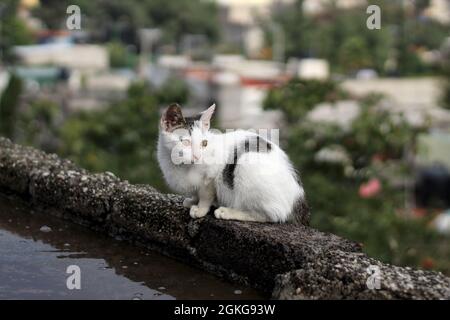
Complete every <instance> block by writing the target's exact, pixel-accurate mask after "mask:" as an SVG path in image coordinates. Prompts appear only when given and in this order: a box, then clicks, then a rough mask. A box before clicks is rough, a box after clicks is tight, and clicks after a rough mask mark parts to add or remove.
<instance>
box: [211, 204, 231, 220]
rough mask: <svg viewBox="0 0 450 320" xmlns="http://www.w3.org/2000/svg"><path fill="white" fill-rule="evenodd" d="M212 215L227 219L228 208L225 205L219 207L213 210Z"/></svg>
mask: <svg viewBox="0 0 450 320" xmlns="http://www.w3.org/2000/svg"><path fill="white" fill-rule="evenodd" d="M214 216H215V217H216V218H217V219H224V220H227V219H229V217H228V208H227V207H219V208H217V209H216V210H214Z"/></svg>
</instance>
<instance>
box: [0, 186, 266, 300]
mask: <svg viewBox="0 0 450 320" xmlns="http://www.w3.org/2000/svg"><path fill="white" fill-rule="evenodd" d="M70 265H76V266H79V267H80V271H81V282H80V283H81V289H80V290H76V289H74V290H69V289H68V288H67V285H66V281H67V279H68V277H70V276H71V275H72V273H70V274H69V273H66V271H67V267H68V266H70ZM261 298H263V296H262V295H261V294H260V293H258V292H257V291H255V290H253V289H250V288H246V287H240V286H238V285H233V284H230V283H228V282H225V281H222V280H221V279H219V278H217V277H214V276H212V275H210V274H208V273H206V272H204V271H202V270H199V269H196V268H192V267H190V266H187V265H185V264H182V263H180V262H178V261H175V260H173V259H170V258H167V257H165V256H162V255H160V254H158V253H155V252H152V251H147V250H145V249H142V248H139V247H135V246H132V245H130V244H128V243H125V242H121V241H118V240H114V239H112V238H110V237H107V236H104V235H102V234H99V233H96V232H94V231H92V230H89V229H86V228H83V227H81V226H78V225H76V224H74V223H71V222H67V221H64V220H62V219H58V218H56V217H52V216H49V215H45V214H42V213H37V212H34V210H32V209H31V208H29V207H28V206H27V205H26V204H25V203H22V202H21V201H18V200H17V199H15V198H10V197H7V196H4V195H1V194H0V299H137V300H138V299H143V300H144V299H261Z"/></svg>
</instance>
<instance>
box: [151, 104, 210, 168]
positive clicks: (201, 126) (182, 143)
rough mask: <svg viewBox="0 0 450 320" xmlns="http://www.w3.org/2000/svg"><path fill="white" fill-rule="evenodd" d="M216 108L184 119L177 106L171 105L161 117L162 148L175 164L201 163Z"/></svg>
mask: <svg viewBox="0 0 450 320" xmlns="http://www.w3.org/2000/svg"><path fill="white" fill-rule="evenodd" d="M215 108H216V106H215V104H213V105H212V106H210V107H209V108H208V109H206V110H205V111H203V112H202V113H200V114H199V115H198V116H195V117H184V116H183V113H182V111H181V108H180V106H179V105H178V104H176V103H174V104H171V105H170V106H169V107H168V108H167V110H166V111H165V112H164V113H163V115H162V116H161V121H160V135H161V137H162V141H161V142H162V143H163V146H164V147H165V148H166V149H167V150H168V151H170V152H171V154H172V160H173V162H174V163H175V164H181V163H184V164H192V163H201V161H202V157H203V154H204V153H205V151H206V150H207V148H208V142H209V141H208V138H209V135H208V131H209V129H210V125H211V117H212V115H213V113H214V110H215Z"/></svg>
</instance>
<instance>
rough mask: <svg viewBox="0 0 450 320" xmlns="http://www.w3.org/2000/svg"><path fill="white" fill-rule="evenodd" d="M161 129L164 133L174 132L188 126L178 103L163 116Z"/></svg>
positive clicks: (170, 107)
mask: <svg viewBox="0 0 450 320" xmlns="http://www.w3.org/2000/svg"><path fill="white" fill-rule="evenodd" d="M160 125H161V128H162V129H163V130H164V131H168V132H172V131H174V130H175V129H178V128H182V127H184V126H185V125H186V120H185V119H184V117H183V113H182V112H181V107H180V105H179V104H178V103H172V104H171V105H170V106H169V107H168V108H167V110H166V111H165V112H164V113H163V115H162V116H161V122H160Z"/></svg>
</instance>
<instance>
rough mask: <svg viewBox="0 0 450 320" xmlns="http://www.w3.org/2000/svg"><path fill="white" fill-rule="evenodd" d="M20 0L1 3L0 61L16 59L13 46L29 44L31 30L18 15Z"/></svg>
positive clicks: (7, 0) (8, 0)
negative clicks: (12, 50)
mask: <svg viewBox="0 0 450 320" xmlns="http://www.w3.org/2000/svg"><path fill="white" fill-rule="evenodd" d="M18 4H19V1H18V0H5V1H2V2H1V3H0V20H1V23H0V61H1V60H3V61H6V62H10V61H12V60H14V56H13V54H12V52H11V49H12V47H13V46H17V45H24V44H29V43H30V42H31V40H32V36H31V32H30V31H29V30H28V28H27V27H26V25H25V24H24V23H23V21H22V20H20V19H19V18H18V17H17V7H18Z"/></svg>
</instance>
